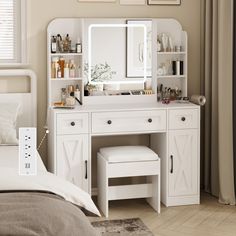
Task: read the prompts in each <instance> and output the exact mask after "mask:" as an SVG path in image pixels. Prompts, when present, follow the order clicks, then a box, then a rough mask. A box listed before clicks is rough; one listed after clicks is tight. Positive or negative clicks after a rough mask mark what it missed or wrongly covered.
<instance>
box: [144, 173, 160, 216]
mask: <svg viewBox="0 0 236 236" xmlns="http://www.w3.org/2000/svg"><path fill="white" fill-rule="evenodd" d="M150 178H151V180H152V186H153V188H152V191H153V196H152V197H151V198H147V199H146V200H147V202H148V203H149V205H150V206H151V207H152V208H153V209H154V210H155V211H157V212H158V213H160V212H161V204H160V201H161V197H160V192H161V191H160V175H155V176H152V177H150Z"/></svg>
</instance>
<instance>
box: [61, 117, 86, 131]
mask: <svg viewBox="0 0 236 236" xmlns="http://www.w3.org/2000/svg"><path fill="white" fill-rule="evenodd" d="M84 133H88V113H70V114H57V134H84Z"/></svg>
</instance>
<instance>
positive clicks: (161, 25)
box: [47, 18, 188, 107]
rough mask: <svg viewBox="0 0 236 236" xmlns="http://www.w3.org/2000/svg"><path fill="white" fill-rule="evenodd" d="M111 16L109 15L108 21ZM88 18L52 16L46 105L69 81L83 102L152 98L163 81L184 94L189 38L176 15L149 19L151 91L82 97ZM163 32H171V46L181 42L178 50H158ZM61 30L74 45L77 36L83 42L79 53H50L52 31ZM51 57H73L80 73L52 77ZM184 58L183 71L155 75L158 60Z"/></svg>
mask: <svg viewBox="0 0 236 236" xmlns="http://www.w3.org/2000/svg"><path fill="white" fill-rule="evenodd" d="M110 21H111V19H108V23H109V22H110ZM89 22H90V21H89V19H82V18H58V19H55V20H53V21H52V22H51V23H50V24H49V25H48V29H47V47H48V48H47V51H48V53H47V68H48V71H47V81H48V107H50V106H53V103H54V102H58V101H60V100H61V88H65V87H67V86H68V85H74V86H75V85H77V84H78V85H79V88H80V92H81V93H80V94H81V98H80V100H81V101H82V102H83V104H95V103H98V104H99V103H109V102H112V103H120V102H121V103H122V102H123V101H126V102H128V103H129V102H131V103H133V102H142V101H143V100H144V101H148V102H151V101H153V102H155V101H156V91H157V86H158V87H160V85H161V84H163V88H172V89H175V88H178V89H179V90H181V91H182V96H187V95H188V94H187V81H188V45H187V44H188V40H187V33H186V32H185V31H183V29H182V26H181V25H180V23H179V22H178V21H177V20H175V19H163V18H162V19H158V18H155V19H152V89H153V93H154V94H153V95H148V96H146V95H145V96H135V97H133V96H129V97H127V96H125V97H124V96H112V97H105V96H89V97H84V78H83V76H84V75H83V68H84V63H85V61H87V52H88V48H87V45H88V44H87V35H86V33H85V32H88V30H87V29H86V27H88V25H89ZM162 33H165V34H166V35H168V36H170V37H171V39H172V41H173V45H174V46H181V50H182V51H180V52H175V51H174V52H162V51H161V52H158V51H157V37H158V35H160V34H162ZM57 34H61V35H62V36H65V35H66V34H69V35H70V37H71V39H72V45H75V43H76V41H77V38H78V37H79V38H80V39H81V42H82V53H51V37H52V35H54V36H55V35H57ZM53 57H58V58H59V57H64V58H65V60H66V61H68V60H71V59H72V60H74V61H75V64H77V65H80V67H81V75H76V77H75V78H51V62H52V59H53ZM175 60H181V61H183V67H184V71H183V72H184V73H183V75H172V74H171V73H170V74H166V75H161V76H158V74H157V70H158V68H159V67H160V66H161V64H163V63H166V62H167V61H169V62H171V61H175Z"/></svg>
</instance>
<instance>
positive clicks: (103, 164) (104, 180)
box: [97, 154, 108, 217]
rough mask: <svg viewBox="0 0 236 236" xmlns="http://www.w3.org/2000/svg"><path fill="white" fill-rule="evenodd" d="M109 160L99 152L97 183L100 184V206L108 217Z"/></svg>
mask: <svg viewBox="0 0 236 236" xmlns="http://www.w3.org/2000/svg"><path fill="white" fill-rule="evenodd" d="M107 168H108V165H107V161H106V160H104V158H103V157H102V156H101V155H99V154H98V158H97V173H98V175H97V183H98V184H97V185H98V207H99V208H100V210H101V211H102V213H103V214H104V215H105V217H108V175H107Z"/></svg>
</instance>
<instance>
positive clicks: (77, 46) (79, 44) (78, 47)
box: [76, 38, 82, 53]
mask: <svg viewBox="0 0 236 236" xmlns="http://www.w3.org/2000/svg"><path fill="white" fill-rule="evenodd" d="M76 52H77V53H82V44H81V40H80V38H78V39H77V43H76Z"/></svg>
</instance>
